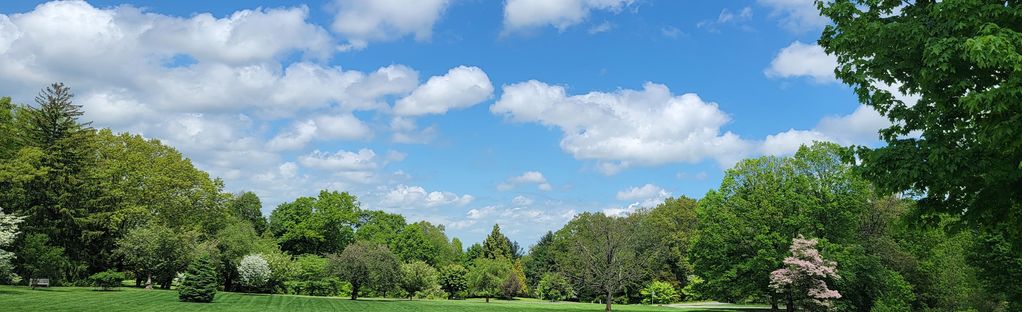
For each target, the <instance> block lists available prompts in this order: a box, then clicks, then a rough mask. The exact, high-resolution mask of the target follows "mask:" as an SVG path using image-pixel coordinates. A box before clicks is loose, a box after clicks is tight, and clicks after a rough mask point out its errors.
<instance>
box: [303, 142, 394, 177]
mask: <svg viewBox="0 0 1022 312" xmlns="http://www.w3.org/2000/svg"><path fill="white" fill-rule="evenodd" d="M298 163H300V164H301V165H302V166H304V167H307V168H311V169H320V170H327V171H333V172H349V171H368V170H372V169H376V167H377V163H376V153H375V152H373V150H371V149H367V148H363V149H360V150H359V151H358V152H349V151H345V150H339V151H337V152H335V153H332V154H331V153H327V152H322V151H320V150H315V151H313V152H312V153H309V154H307V155H303V156H299V157H298Z"/></svg>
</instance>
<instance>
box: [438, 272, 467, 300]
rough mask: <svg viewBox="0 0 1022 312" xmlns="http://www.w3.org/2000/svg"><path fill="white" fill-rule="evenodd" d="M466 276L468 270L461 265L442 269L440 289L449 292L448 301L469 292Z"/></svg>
mask: <svg viewBox="0 0 1022 312" xmlns="http://www.w3.org/2000/svg"><path fill="white" fill-rule="evenodd" d="M466 275H468V270H466V269H465V267H463V266H461V265H459V264H449V265H447V266H445V267H444V268H443V269H440V288H441V289H443V290H444V292H447V295H448V297H447V299H454V298H458V297H460V295H461V294H462V293H464V292H465V291H466V290H468V280H467V279H466V278H465V276H466Z"/></svg>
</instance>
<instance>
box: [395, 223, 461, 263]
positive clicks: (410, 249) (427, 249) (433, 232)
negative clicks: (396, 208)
mask: <svg viewBox="0 0 1022 312" xmlns="http://www.w3.org/2000/svg"><path fill="white" fill-rule="evenodd" d="M391 246H393V247H394V252H395V253H396V254H397V255H398V256H399V257H401V260H403V261H405V262H408V261H424V262H426V263H428V264H429V265H431V266H441V265H446V264H450V263H454V262H455V261H457V260H458V259H456V254H455V252H454V250H453V249H452V248H451V245H450V242H448V241H447V234H445V233H444V227H443V226H442V225H433V224H431V223H429V222H426V221H420V222H416V223H412V224H409V225H407V226H405V228H404V229H403V230H401V234H400V235H399V236H398V237H397V238H396V239H395V240H394V241H392V242H391Z"/></svg>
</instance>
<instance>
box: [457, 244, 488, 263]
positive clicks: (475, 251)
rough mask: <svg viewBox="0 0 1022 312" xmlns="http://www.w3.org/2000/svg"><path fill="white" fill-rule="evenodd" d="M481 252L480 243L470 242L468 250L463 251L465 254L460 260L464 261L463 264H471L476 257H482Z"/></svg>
mask: <svg viewBox="0 0 1022 312" xmlns="http://www.w3.org/2000/svg"><path fill="white" fill-rule="evenodd" d="M483 253H484V252H483V245H482V244H480V243H475V244H472V245H471V246H468V250H466V251H465V254H464V255H463V256H462V258H463V259H462V260H461V261H462V263H464V266H466V267H468V266H472V263H474V262H475V260H476V259H479V258H482V257H483Z"/></svg>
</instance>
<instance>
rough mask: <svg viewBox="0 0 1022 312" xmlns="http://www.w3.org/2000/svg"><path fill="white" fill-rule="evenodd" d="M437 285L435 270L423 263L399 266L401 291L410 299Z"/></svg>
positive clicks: (417, 262) (414, 262) (416, 262)
mask: <svg viewBox="0 0 1022 312" xmlns="http://www.w3.org/2000/svg"><path fill="white" fill-rule="evenodd" d="M436 285H438V284H437V274H436V269H434V268H433V267H431V266H429V264H427V263H426V262H423V261H413V262H410V263H405V264H402V265H401V289H402V290H404V291H405V293H406V294H408V299H411V298H412V297H414V296H415V295H416V293H418V292H419V291H423V290H426V289H429V288H432V287H435V286H436Z"/></svg>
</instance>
